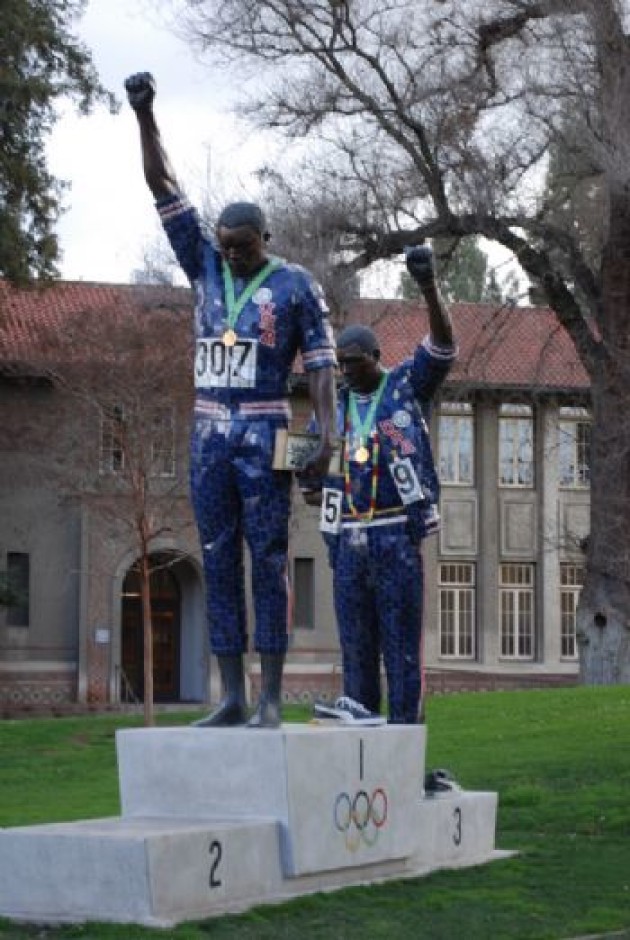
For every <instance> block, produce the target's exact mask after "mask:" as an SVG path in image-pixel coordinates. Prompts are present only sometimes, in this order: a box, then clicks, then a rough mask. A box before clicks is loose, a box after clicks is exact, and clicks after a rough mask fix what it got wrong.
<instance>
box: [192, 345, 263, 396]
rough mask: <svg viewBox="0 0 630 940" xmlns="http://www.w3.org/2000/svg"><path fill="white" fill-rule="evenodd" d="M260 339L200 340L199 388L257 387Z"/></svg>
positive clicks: (197, 357) (196, 371)
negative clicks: (229, 341) (227, 343)
mask: <svg viewBox="0 0 630 940" xmlns="http://www.w3.org/2000/svg"><path fill="white" fill-rule="evenodd" d="M257 359H258V340H256V339H237V340H236V342H235V343H234V345H233V346H226V345H225V343H224V342H223V340H222V339H198V340H197V350H196V354H195V387H196V388H254V386H255V384H256V362H257Z"/></svg>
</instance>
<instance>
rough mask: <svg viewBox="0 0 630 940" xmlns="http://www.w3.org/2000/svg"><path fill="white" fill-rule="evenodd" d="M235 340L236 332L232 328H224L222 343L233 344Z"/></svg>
mask: <svg viewBox="0 0 630 940" xmlns="http://www.w3.org/2000/svg"><path fill="white" fill-rule="evenodd" d="M235 342H236V333H235V332H234V330H232V329H229V330H226V331H225V333H224V334H223V343H224V345H225V346H233V345H234V343H235Z"/></svg>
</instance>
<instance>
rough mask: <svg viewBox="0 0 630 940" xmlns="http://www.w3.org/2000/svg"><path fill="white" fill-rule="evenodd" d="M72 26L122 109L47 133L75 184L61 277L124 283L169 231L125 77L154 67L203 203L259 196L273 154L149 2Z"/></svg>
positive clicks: (393, 281) (128, 2)
mask: <svg viewBox="0 0 630 940" xmlns="http://www.w3.org/2000/svg"><path fill="white" fill-rule="evenodd" d="M75 30H76V32H77V33H78V35H79V36H80V37H81V38H82V39H83V40H84V42H85V43H86V44H87V46H88V47H89V48H90V50H91V52H92V56H93V60H94V63H95V65H96V68H97V70H98V73H99V76H100V79H101V82H102V83H103V84H104V85H105V86H106V87H107V88H109V90H110V91H113V92H114V93H115V94H116V95H117V97H118V98H119V99H120V100H121V102H122V108H121V110H120V112H119V113H118V114H116V115H110V114H109V113H108V112H107V110H106V108H104V107H99V108H97V109H96V111H95V112H94V113H93V114H91V115H90V116H89V117H79V116H78V115H77V114H76V113H75V112H74V110H73V109H72V108H71V107H68V108H67V110H65V111H64V112H63V114H62V115H61V117H60V119H59V121H58V122H57V124H56V126H55V129H54V130H53V133H52V135H51V137H50V141H49V145H48V148H47V152H48V158H49V167H50V170H51V172H52V173H53V174H54V175H55V176H56V177H57V178H59V179H62V180H66V181H68V182H69V184H70V188H69V189H68V190H67V191H66V194H65V197H64V205H65V207H66V211H65V213H64V215H63V216H62V218H61V219H60V221H59V224H58V226H57V229H56V231H57V234H58V236H59V240H60V245H61V250H62V258H61V262H60V270H61V276H62V278H63V279H65V280H84V281H97V282H103V281H112V282H118V283H128V282H129V280H130V277H131V272H132V271H133V269H134V268H137V267H139V266H141V264H142V254H143V249H144V248H145V247H146V246H147V245H150V244H152V243H155V242H156V241H158V240H159V239H160V238H161V237H163V236H161V234H160V229H159V226H158V223H157V215H156V213H155V210H154V208H153V200H152V197H151V194H150V193H149V190H148V189H147V187H146V185H145V182H144V177H143V175H142V166H141V158H140V143H139V139H138V131H137V126H136V119H135V116H134V114H133V112H132V111H131V109H130V108H129V106H128V104H127V102H126V96H125V91H124V87H123V82H124V79H125V78H126V77H127V76H128V75H130V74H132V73H133V72H139V71H148V72H152V73H153V75H154V77H155V79H156V82H157V89H158V91H157V98H156V103H155V112H156V115H157V119H158V123H159V125H160V129H161V131H162V136H163V139H164V142H165V145H166V148H167V151H168V153H169V156H170V157H171V160H172V163H173V165H174V167H175V170H176V172H177V175H178V178H179V180H180V182H181V183H182V184H183V186H184V188H185V190H186V192H187V194H188V195H189V196H190V198H191V199H192V200H193V201H194V202H195V203H196V204H197V205H200V204H201V199H202V196H201V194H202V192H203V191H205V190H207V188H208V184H210V186H211V187H214V188H215V189H217V188H218V190H219V193H220V201H223V200H230V199H239V198H248V197H249V198H256V188H255V187H256V184H255V181H254V179H253V176H252V172H253V170H255V169H256V167H258V166H259V165H261V164H262V163H263V162H265V161H269V160H270V157H271V155H272V153H273V146H274V143H273V141H272V139H271V137H270V136H268V135H264V134H261V133H259V132H257V133H255V134H251V133H249V131H248V129H247V128H246V127H245V126H244V125H242V124H241V125H239V124H238V122H237V120H236V119H235V118H234V117H233V116H231V115H230V113H229V105H230V86H229V84H228V83H227V80H226V77H225V76H223V75H221V74H220V73H219V72H217V71H213V70H212V69H211V68H210V67H209V65H208V64H205V65H203V66H202V65H201V64H200V63H199V62H198V61H196V60H195V58H194V56H193V54H192V53H191V51H190V49H189V48H188V46H187V45H186V44H185V43H184V42H183V40H181V39H178V38H177V37H176V36H175V35H173V34H172V32H171V31H170V30H169V29H168V26H167V24H166V23H165V22H164V21H163V20H160V19H159V17H158V15H157V14H156V12H155V10H154V9H153V8H152V6H151V0H133V2H132V0H89V3H88V7H87V9H86V13H85V16H84V17H83V18H82V19H81V20H79V21H78V23H77V25H76V27H75ZM285 155H286V151H285ZM487 247H488V246H486V249H487ZM491 257H492V261H493V263H494V264H499V265H500V269H499V273H500V275H501V274H502V273H503V271H505V267H504V264H505V257H506V255H505V253H503V252H502V250H500V249H499V250H498V254H497V249H496V248H495V247H493V250H492V251H491ZM399 271H400V268H398V269H396V266H394V269H393V273H392V265H391V264H389V263H381V264H380V265H378V266H375V270H374V271H373V272H370V273H369V274H368V275H367V277H365V278H364V279H363V289H362V292H364V293H365V294H367V295H371V296H377V295H384V296H390V297H391V296H392V295H393V294H394V293H395V290H396V287H397V285H398V282H399V276H400V274H399ZM182 283H184V281H183V280H182Z"/></svg>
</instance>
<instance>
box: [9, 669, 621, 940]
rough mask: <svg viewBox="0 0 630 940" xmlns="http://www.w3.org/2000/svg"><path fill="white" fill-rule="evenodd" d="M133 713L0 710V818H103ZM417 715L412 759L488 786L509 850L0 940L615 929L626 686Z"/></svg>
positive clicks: (480, 937)
mask: <svg viewBox="0 0 630 940" xmlns="http://www.w3.org/2000/svg"><path fill="white" fill-rule="evenodd" d="M308 715H309V712H308V710H306V709H300V708H294V709H287V710H286V715H285V717H286V718H287V719H291V720H305V719H307V718H308ZM189 717H191V716H185V715H182V714H168V715H161V716H159V722H160V724H167V723H168V724H183V723H186V722H187V720H188V718H189ZM140 723H141V720H140V719H135V718H133V719H132V718H128V717H123V716H112V715H109V716H104V717H90V718H80V719H53V720H43V719H40V720H33V721H30V720H29V721H26V720H25V721H3V722H0V767H1V771H0V825H1V826H11V825H22V824H26V823H34V822H52V821H58V820H73V819H87V818H89V817H99V816H114V815H117V814H118V812H119V806H118V787H117V776H116V762H115V753H114V732H115V729H116V728H119V727H123V726H125V727H129V726H133V725H139V724H140ZM427 724H428V753H427V767H428V768H431V767H447V768H449V769H450V770H451V771H452V772H453V773H454V774H455V776H456V777H457V779H458V780H459V782H460V783H461V784H462V785H463V786H464V787H465V788H466V789H479V790H496V791H498V793H499V822H498V831H497V847H498V848H510V849H518V850H519V852H520V854H519V856H518V857H516V858H513V859H510V860H507V861H500V862H496V863H493V864H490V865H485V866H481V867H478V868H472V869H465V870H461V871H452V872H438V873H435V874H432V875H429V876H428V877H426V878H422V879H411V880H403V881H396V882H389V883H387V884H384V885H379V886H367V887H363V888H348V889H344V890H342V891H338V892H333V893H331V894H321V895H314V896H310V897H306V898H304V899H298V900H294V901H291V902H288V903H284V904H279V905H270V906H267V907H259V908H256V909H255V910H253V911H250V912H248V913H246V914H241V915H238V916H236V915H234V916H225V917H220V918H213V919H209V920H206V921H203V922H198V923H197V922H195V923H189V924H182V925H181V926H180V927H178V928H176V929H172V930H167V931H159V930H151V929H149V928H141V927H133V926H127V925H126V926H117V925H101V924H88V925H81V926H58V927H42V926H25V925H15V924H11V923H9V922H8V921H2V920H0V940H23V938H30V940H31V938H32V940H36V938H37V940H62V938H63V940H66V938H67V940H69V938H84V940H105V938H108V940H109V938H111V940H114V938H115V940H136V938H138V940H139V938H147V937H153V938H155V937H158V938H160V937H166V938H171V937H172V938H174V940H205V938H211V940H232V938H238V940H250V938H251V940H266V938H269V940H271V938H273V940H288V938H296V940H297V938H306V940H355V938H356V940H372V938H383V940H385V938H387V940H390V938H396V940H406V938H409V940H411V938H413V940H459V938H465V940H500V938H508V937H509V938H553V940H561V938H577V937H580V938H584V937H587V936H589V937H590V936H598V937H617V938H621V937H626V938H630V687H627V686H626V687H617V688H575V689H556V690H550V691H529V692H505V693H502V692H491V693H474V694H462V695H451V696H446V697H434V698H431V699H430V700H429V702H428V705H427Z"/></svg>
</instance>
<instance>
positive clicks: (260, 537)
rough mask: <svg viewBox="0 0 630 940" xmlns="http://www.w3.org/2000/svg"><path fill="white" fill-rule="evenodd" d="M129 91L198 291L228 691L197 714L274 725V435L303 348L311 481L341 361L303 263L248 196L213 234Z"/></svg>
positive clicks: (280, 478) (222, 664) (214, 582)
mask: <svg viewBox="0 0 630 940" xmlns="http://www.w3.org/2000/svg"><path fill="white" fill-rule="evenodd" d="M125 88H126V90H127V95H128V99H129V103H130V105H131V107H132V108H133V110H134V111H135V114H136V117H137V120H138V125H139V129H140V140H141V145H142V161H143V168H144V176H145V179H146V182H147V185H148V187H149V189H150V190H151V192H152V194H153V196H154V198H155V200H156V207H157V210H158V212H159V215H160V218H161V220H162V224H163V226H164V229H165V231H166V234H167V236H168V238H169V241H170V243H171V246H172V248H173V250H174V252H175V255H176V256H177V259H178V261H179V264H180V265H181V267H182V269H183V271H184V273H185V274H186V276H187V278H188V280H189V281H190V284H191V286H192V288H193V290H194V293H195V301H196V305H195V338H196V354H195V366H194V372H195V376H194V377H195V386H196V398H195V407H194V423H193V432H192V444H191V494H192V505H193V509H194V513H195V518H196V521H197V527H198V530H199V537H200V541H201V548H202V553H203V565H204V574H205V579H206V596H207V600H206V603H207V614H208V624H209V634H210V647H211V650H212V652H213V653H215V654H216V656H217V658H218V663H219V670H220V673H221V679H222V682H223V688H224V693H225V694H224V698H223V700H222V702H221V704H220V705H219V707H218V708H217V709H216V710H215V711H213V712H212V713H210V714H209V715H208V716H207V717H206V718H203V719H201V720H200V721H197V722H195V724H196V725H197V726H199V727H208V728H211V727H221V726H233V725H240V724H245V723H246V724H247V725H248V726H249V727H254V728H274V727H277V726H278V725H279V724H280V720H281V708H280V703H281V682H282V672H283V665H284V659H285V654H286V650H287V642H288V624H287V616H288V613H287V611H288V581H287V550H288V522H289V511H290V487H291V478H290V474H289V473H287V472H285V471H277V470H273V469H272V466H271V464H272V458H273V448H274V435H275V432H276V431H277V429H279V428H285V427H286V426H287V424H288V421H289V418H290V409H289V402H288V397H287V396H288V388H287V381H288V378H289V374H290V370H291V366H292V364H293V361H294V359H295V357H296V355H297V352H298V350H299V351H300V352H301V354H302V361H303V364H304V368H305V370H306V372H307V374H308V380H309V392H310V396H311V399H312V402H313V408H314V410H315V413H316V415H317V418H318V425H319V428H320V429H321V430H320V442H319V447H318V449H317V451H316V452H315V454H314V455H313V457H312V458H311V460H310V462H309V464H308V466H307V467H306V469H305V472H306V475H307V477H308V476H313V478H315V479H316V478H319V477H321V476H322V475H323V474H324V473H325V472H326V470H327V468H328V465H329V462H330V458H331V455H332V438H333V432H334V412H335V391H334V369H335V366H336V359H335V347H334V340H333V334H332V330H331V328H330V324H329V321H328V318H327V307H326V304H325V302H324V299H323V295H322V292H321V289H320V288H319V287H318V285H317V284H315V283H314V281H313V279H312V277H311V276H310V274H309V273H308V272H307V271H305V270H304V269H303V268H301V267H299V266H297V265H290V264H286V263H284V262H282V261H281V260H279V259H277V258H274V257H270V256H269V255H268V254H267V252H266V241H267V240H268V234H267V231H266V226H265V221H264V217H263V214H262V211H261V210H260V208H259V207H258V206H256V205H255V204H253V203H246V202H239V203H232V204H230V205H228V206H226V207H225V208H224V209H223V211H222V212H221V214H220V216H219V219H218V223H217V228H216V240H215V239H211V238H209V237H208V236H207V235H206V234H205V233H204V231H203V229H202V226H201V223H200V220H199V217H198V215H197V213H196V211H195V209H194V208H192V207H191V206H190V205H189V203H188V202H187V200H186V198H185V196H184V194H183V193H182V191H181V189H180V187H179V185H178V183H177V180H176V177H175V174H174V172H173V170H172V168H171V164H170V161H169V159H168V157H167V155H166V152H165V150H164V147H163V145H162V141H161V137H160V132H159V129H158V126H157V122H156V120H155V116H154V112H153V101H154V98H155V90H156V89H155V82H154V80H153V77H152V76H151V75H150V74H149V73H148V72H140V73H137V74H135V75H132V76H130V77H129V78H128V79H127V80H126V82H125ZM243 537H244V538H245V539H246V540H247V543H248V545H249V549H250V553H251V560H252V593H253V599H254V612H255V620H256V625H255V632H254V645H255V649H256V650H257V651H258V652H259V653H260V658H261V695H260V700H259V702H258V705H257V708H256V709H255V711H254V714H253V715H252V716H251V717H250V718H249V720H248V715H247V710H246V701H245V683H244V671H243V654H244V652H245V651H246V649H247V625H246V614H245V587H244V569H243Z"/></svg>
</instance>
